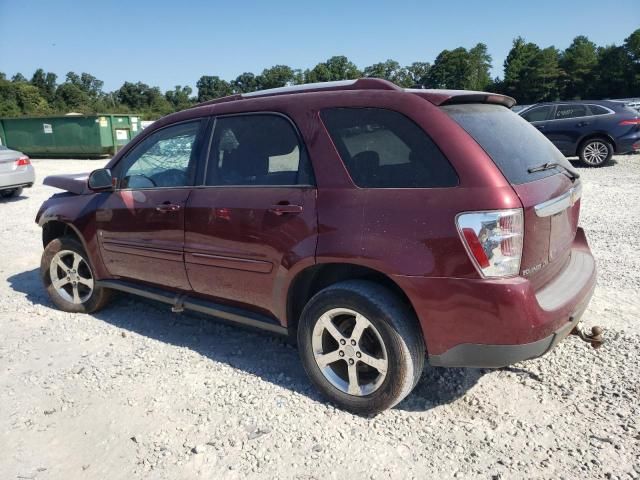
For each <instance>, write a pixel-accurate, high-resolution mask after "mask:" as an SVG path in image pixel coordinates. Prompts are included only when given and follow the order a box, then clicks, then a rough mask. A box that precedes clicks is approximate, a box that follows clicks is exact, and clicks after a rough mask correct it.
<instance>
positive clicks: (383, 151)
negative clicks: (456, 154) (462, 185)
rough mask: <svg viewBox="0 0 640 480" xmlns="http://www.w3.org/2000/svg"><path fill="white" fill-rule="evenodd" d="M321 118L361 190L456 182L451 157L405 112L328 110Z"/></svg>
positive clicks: (374, 109)
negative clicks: (403, 113) (405, 114)
mask: <svg viewBox="0 0 640 480" xmlns="http://www.w3.org/2000/svg"><path fill="white" fill-rule="evenodd" d="M321 116H322V120H323V122H324V124H325V126H326V127H327V130H328V131H329V134H330V135H331V139H332V140H333V143H334V145H335V146H336V148H337V150H338V153H339V154H340V157H341V158H342V160H343V162H344V164H345V166H346V167H347V170H348V171H349V175H350V176H351V179H352V180H353V182H354V183H355V184H356V185H357V186H359V187H362V188H433V187H451V186H455V185H457V184H458V177H457V175H456V173H455V171H454V170H453V167H452V166H451V164H450V163H449V161H448V160H447V159H446V158H445V156H444V155H443V154H442V152H441V151H440V149H439V148H438V147H437V146H436V145H435V143H433V141H432V140H431V139H430V138H429V137H428V136H427V134H426V133H425V132H424V131H423V130H422V129H421V128H420V127H418V126H417V125H416V124H415V123H414V122H413V121H412V120H410V119H409V118H407V117H405V116H404V115H402V114H401V113H398V112H394V111H392V110H386V109H381V108H334V109H329V110H324V111H323V112H322V114H321Z"/></svg>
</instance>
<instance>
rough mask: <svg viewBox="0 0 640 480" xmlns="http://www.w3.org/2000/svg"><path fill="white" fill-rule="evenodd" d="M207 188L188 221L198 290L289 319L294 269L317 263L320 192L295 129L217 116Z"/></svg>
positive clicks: (196, 195) (193, 199)
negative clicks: (286, 305)
mask: <svg viewBox="0 0 640 480" xmlns="http://www.w3.org/2000/svg"><path fill="white" fill-rule="evenodd" d="M210 145H211V146H210V149H209V152H210V153H209V158H208V162H207V165H206V171H205V172H204V179H203V182H202V183H203V185H202V186H200V187H197V188H195V189H194V191H193V193H192V195H191V196H190V198H189V201H188V205H187V216H186V220H185V262H186V268H187V274H188V278H189V281H190V283H191V285H192V286H193V290H194V291H195V292H197V293H199V294H202V295H206V296H210V297H213V298H215V299H216V300H217V301H222V302H225V303H229V304H232V305H233V304H235V305H237V306H245V305H251V306H253V307H257V308H258V309H259V310H261V311H262V312H264V313H267V314H273V315H274V316H276V317H279V318H282V315H284V312H282V311H280V310H279V308H281V304H282V302H281V301H279V299H281V298H282V294H285V295H286V288H285V286H286V285H287V281H288V279H289V278H290V275H291V274H292V270H294V269H295V268H298V267H299V266H300V265H302V264H309V263H313V262H314V261H315V249H316V242H317V216H316V189H315V187H314V180H313V178H314V177H313V174H312V171H311V166H310V162H309V160H308V156H307V152H306V149H305V147H304V144H303V142H302V141H301V140H300V136H299V134H298V133H297V130H296V128H295V127H294V125H293V123H292V122H291V121H290V120H289V119H288V118H287V117H284V116H282V115H279V114H273V113H260V114H243V115H232V116H226V117H225V116H223V117H217V118H216V119H215V122H214V126H213V132H212V137H211V142H210Z"/></svg>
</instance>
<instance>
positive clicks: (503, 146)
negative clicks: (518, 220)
mask: <svg viewBox="0 0 640 480" xmlns="http://www.w3.org/2000/svg"><path fill="white" fill-rule="evenodd" d="M442 109H443V110H444V111H445V112H447V114H448V115H449V116H450V117H451V118H453V120H455V121H456V122H457V123H458V125H460V126H461V127H462V128H464V129H465V130H466V131H467V133H469V134H470V135H471V136H472V137H473V138H474V139H475V141H476V142H478V144H479V145H480V146H481V147H482V148H483V149H484V151H485V152H487V154H488V155H489V156H490V157H491V158H492V159H493V161H494V162H495V164H496V165H497V166H498V168H499V169H500V171H501V172H502V173H503V175H504V176H505V177H506V178H507V180H509V182H511V183H512V184H516V185H518V184H522V183H527V182H532V181H534V180H540V179H541V178H545V177H549V176H551V175H556V174H558V173H562V170H561V169H559V168H556V169H549V170H541V171H537V172H529V169H531V168H534V167H538V166H540V165H542V164H545V163H547V162H552V163H559V164H560V165H563V166H565V167H566V168H568V169H570V170H571V171H574V170H573V167H572V166H571V164H570V163H569V161H568V160H567V159H566V158H565V156H564V155H563V154H562V153H560V151H559V150H558V149H557V148H556V147H555V146H554V145H553V144H552V143H551V142H550V141H549V140H548V139H547V138H546V137H545V136H544V135H543V134H542V133H540V132H539V131H538V130H537V129H536V128H535V127H534V126H532V125H531V124H530V123H529V122H527V121H526V120H525V119H523V118H522V117H520V116H519V115H517V114H515V113H513V112H512V111H511V110H509V109H508V108H505V107H503V106H500V105H490V104H462V105H446V106H444V107H442Z"/></svg>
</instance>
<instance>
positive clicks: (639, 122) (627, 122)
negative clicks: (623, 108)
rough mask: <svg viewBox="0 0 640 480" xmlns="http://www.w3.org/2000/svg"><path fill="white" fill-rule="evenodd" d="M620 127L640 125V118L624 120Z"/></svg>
mask: <svg viewBox="0 0 640 480" xmlns="http://www.w3.org/2000/svg"><path fill="white" fill-rule="evenodd" d="M618 125H640V118H632V119H629V120H622V121H621V122H620V123H618Z"/></svg>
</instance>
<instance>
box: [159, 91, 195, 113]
mask: <svg viewBox="0 0 640 480" xmlns="http://www.w3.org/2000/svg"><path fill="white" fill-rule="evenodd" d="M192 93H193V89H192V88H191V87H189V86H184V87H183V86H180V85H176V86H175V87H174V89H173V90H167V91H166V92H165V94H164V96H165V98H166V99H167V101H168V102H169V103H170V104H171V106H172V107H173V109H174V110H184V109H185V108H189V107H191V106H192V105H193V102H192V101H191V94H192Z"/></svg>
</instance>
